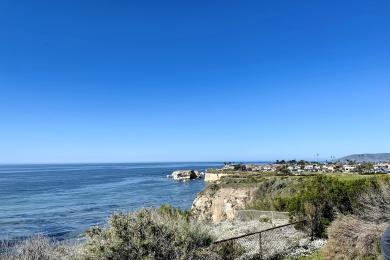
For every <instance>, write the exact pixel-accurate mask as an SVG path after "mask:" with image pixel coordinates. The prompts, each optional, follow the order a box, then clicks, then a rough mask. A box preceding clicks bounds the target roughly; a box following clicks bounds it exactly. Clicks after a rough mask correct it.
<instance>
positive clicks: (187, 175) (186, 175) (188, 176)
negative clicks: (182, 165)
mask: <svg viewBox="0 0 390 260" xmlns="http://www.w3.org/2000/svg"><path fill="white" fill-rule="evenodd" d="M169 177H170V178H172V179H174V180H177V181H187V180H193V179H198V178H200V177H201V174H200V173H199V172H198V171H193V170H178V171H174V172H172V174H171V175H170V176H169Z"/></svg>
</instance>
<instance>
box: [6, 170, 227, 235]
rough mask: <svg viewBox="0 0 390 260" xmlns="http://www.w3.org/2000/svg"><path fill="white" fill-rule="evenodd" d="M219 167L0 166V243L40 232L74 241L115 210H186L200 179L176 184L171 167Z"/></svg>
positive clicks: (200, 182)
mask: <svg viewBox="0 0 390 260" xmlns="http://www.w3.org/2000/svg"><path fill="white" fill-rule="evenodd" d="M218 166H220V164H219V163H144V164H135V163H133V164H83V165H81V164H78V165H76V164H75V165H17V166H16V165H13V166H10V165H3V166H0V239H7V240H8V239H18V238H22V237H26V236H31V235H33V234H37V233H40V234H45V235H48V236H50V237H54V238H56V239H65V238H75V237H78V236H79V235H80V234H81V233H82V232H83V231H84V230H85V229H86V228H88V227H89V226H91V225H96V224H104V223H105V222H106V220H107V218H108V216H109V215H110V214H111V213H113V212H116V211H130V210H135V209H137V208H140V207H151V206H159V205H161V204H164V203H168V204H171V205H173V206H175V207H180V208H182V209H188V208H190V207H191V203H192V201H193V199H194V198H195V197H196V194H197V193H198V192H200V191H201V190H202V189H203V188H204V185H205V184H204V182H203V180H194V181H189V182H176V181H173V180H171V179H167V178H166V175H168V174H170V173H171V172H172V171H173V170H176V169H196V170H201V171H202V170H205V169H206V168H210V167H218Z"/></svg>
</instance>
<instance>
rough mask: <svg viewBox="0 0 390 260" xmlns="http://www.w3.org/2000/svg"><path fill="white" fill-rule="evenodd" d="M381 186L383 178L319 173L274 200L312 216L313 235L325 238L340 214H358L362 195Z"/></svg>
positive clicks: (296, 212)
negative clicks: (329, 227) (347, 176)
mask: <svg viewBox="0 0 390 260" xmlns="http://www.w3.org/2000/svg"><path fill="white" fill-rule="evenodd" d="M378 187H380V182H379V177H370V178H345V179H343V178H340V177H334V176H325V175H318V176H313V177H310V178H307V179H306V180H305V181H304V182H303V183H302V184H301V185H300V187H298V189H297V192H295V193H294V194H292V195H291V196H286V197H276V198H274V201H273V203H274V206H275V207H276V208H277V209H278V210H287V211H289V212H290V213H291V215H292V216H295V217H298V218H306V219H308V221H309V224H310V230H311V232H312V236H316V237H325V236H326V233H325V230H326V227H327V226H328V225H329V224H330V223H331V222H332V221H333V220H334V219H335V218H336V215H337V214H338V213H342V214H354V213H356V212H357V211H359V210H360V209H359V203H358V199H359V196H360V194H362V193H365V192H367V191H368V190H370V192H371V191H373V190H376V189H378Z"/></svg>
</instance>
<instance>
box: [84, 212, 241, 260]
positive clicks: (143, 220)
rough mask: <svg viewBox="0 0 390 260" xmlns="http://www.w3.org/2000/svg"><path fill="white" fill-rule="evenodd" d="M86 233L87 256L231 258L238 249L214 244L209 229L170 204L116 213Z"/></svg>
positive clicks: (120, 257)
mask: <svg viewBox="0 0 390 260" xmlns="http://www.w3.org/2000/svg"><path fill="white" fill-rule="evenodd" d="M86 236H87V241H86V243H85V246H84V255H83V256H84V258H85V259H135V260H136V259H222V258H223V259H229V257H231V256H232V255H235V254H236V253H237V252H238V250H235V249H234V248H233V249H232V248H230V247H229V248H227V247H226V246H224V245H220V246H219V245H218V246H216V245H214V246H213V245H212V237H211V236H210V235H209V233H208V231H207V230H206V229H204V228H203V227H202V226H200V225H193V224H191V222H190V221H189V218H188V215H187V214H186V213H185V212H182V211H180V210H177V209H174V208H172V207H169V206H163V207H161V208H160V209H159V210H151V209H149V210H147V209H143V210H139V211H137V212H135V213H128V214H122V213H119V214H114V215H113V216H112V217H111V218H110V220H109V222H108V226H107V227H105V228H99V227H94V228H91V229H90V230H88V231H87V233H86ZM224 254H225V255H224ZM226 254H227V255H226Z"/></svg>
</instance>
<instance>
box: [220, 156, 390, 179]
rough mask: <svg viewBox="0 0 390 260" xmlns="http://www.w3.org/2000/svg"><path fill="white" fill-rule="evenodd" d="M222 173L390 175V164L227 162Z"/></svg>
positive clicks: (279, 161) (349, 161) (351, 162)
mask: <svg viewBox="0 0 390 260" xmlns="http://www.w3.org/2000/svg"><path fill="white" fill-rule="evenodd" d="M216 171H220V172H228V171H252V172H273V173H280V174H297V175H299V174H303V173H319V172H323V173H336V172H341V173H356V174H380V173H382V174H387V173H390V162H356V161H351V160H348V161H345V162H341V161H336V162H309V161H304V160H300V161H297V160H289V161H285V160H277V161H276V162H274V163H268V164H255V163H245V164H244V163H231V162H225V163H224V166H223V167H222V168H220V169H216Z"/></svg>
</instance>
